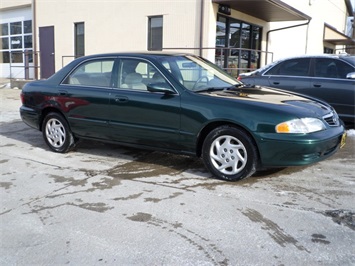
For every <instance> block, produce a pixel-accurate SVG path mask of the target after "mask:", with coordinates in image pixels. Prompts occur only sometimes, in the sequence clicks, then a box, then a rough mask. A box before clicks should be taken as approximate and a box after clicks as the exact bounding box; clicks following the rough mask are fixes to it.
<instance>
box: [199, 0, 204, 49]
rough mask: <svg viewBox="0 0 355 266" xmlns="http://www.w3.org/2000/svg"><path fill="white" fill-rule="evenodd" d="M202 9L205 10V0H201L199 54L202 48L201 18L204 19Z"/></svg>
mask: <svg viewBox="0 0 355 266" xmlns="http://www.w3.org/2000/svg"><path fill="white" fill-rule="evenodd" d="M204 11H205V0H201V9H200V40H199V43H200V47H199V55H200V56H202V49H203V20H204Z"/></svg>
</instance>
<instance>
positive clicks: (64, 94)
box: [59, 90, 68, 96]
mask: <svg viewBox="0 0 355 266" xmlns="http://www.w3.org/2000/svg"><path fill="white" fill-rule="evenodd" d="M59 95H60V96H67V95H68V92H67V91H65V90H59Z"/></svg>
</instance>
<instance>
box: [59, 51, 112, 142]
mask: <svg viewBox="0 0 355 266" xmlns="http://www.w3.org/2000/svg"><path fill="white" fill-rule="evenodd" d="M114 63H115V58H105V57H103V58H96V59H91V60H87V61H84V62H83V63H81V64H80V65H79V66H78V67H76V69H74V70H73V71H72V72H71V73H70V74H69V75H68V76H67V77H66V79H65V80H64V81H63V82H62V84H61V85H60V89H59V97H58V99H57V101H58V102H60V103H61V105H62V109H63V110H64V111H65V112H66V114H67V117H68V120H69V122H70V126H71V129H72V131H73V133H74V134H76V135H78V136H83V137H90V138H97V139H109V132H108V119H109V118H108V116H109V104H110V95H111V92H112V86H111V84H112V79H111V77H112V69H113V67H114Z"/></svg>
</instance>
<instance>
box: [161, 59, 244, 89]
mask: <svg viewBox="0 0 355 266" xmlns="http://www.w3.org/2000/svg"><path fill="white" fill-rule="evenodd" d="M160 62H161V63H162V65H163V66H164V67H165V68H166V69H167V70H168V71H170V72H171V73H172V74H173V75H174V76H175V77H176V78H177V79H178V80H179V82H180V83H181V84H182V85H184V86H185V88H186V89H188V90H190V91H195V92H200V91H206V90H222V89H226V88H231V87H234V86H239V85H241V84H242V83H240V82H239V81H238V80H236V79H235V78H233V77H232V76H230V75H228V74H227V73H226V72H224V71H223V70H221V69H220V68H218V67H217V66H216V65H214V64H213V63H211V62H209V61H207V60H204V59H202V58H199V57H196V56H192V55H187V56H169V57H163V58H161V59H160Z"/></svg>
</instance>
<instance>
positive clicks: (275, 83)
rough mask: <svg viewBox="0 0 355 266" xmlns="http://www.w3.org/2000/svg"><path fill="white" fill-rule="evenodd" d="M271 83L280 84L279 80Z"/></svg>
mask: <svg viewBox="0 0 355 266" xmlns="http://www.w3.org/2000/svg"><path fill="white" fill-rule="evenodd" d="M272 84H274V85H279V84H280V82H276V81H275V82H273V83H272Z"/></svg>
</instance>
